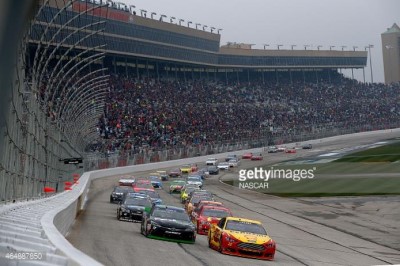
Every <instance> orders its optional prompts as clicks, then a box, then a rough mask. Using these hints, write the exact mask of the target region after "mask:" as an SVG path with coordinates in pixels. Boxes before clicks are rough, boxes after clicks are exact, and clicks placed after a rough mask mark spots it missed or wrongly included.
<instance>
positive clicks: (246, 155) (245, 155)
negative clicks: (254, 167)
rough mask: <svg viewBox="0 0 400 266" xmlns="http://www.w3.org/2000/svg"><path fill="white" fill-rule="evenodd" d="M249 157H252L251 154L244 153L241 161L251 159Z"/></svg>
mask: <svg viewBox="0 0 400 266" xmlns="http://www.w3.org/2000/svg"><path fill="white" fill-rule="evenodd" d="M251 157H253V153H252V152H246V153H244V154H243V155H242V159H251Z"/></svg>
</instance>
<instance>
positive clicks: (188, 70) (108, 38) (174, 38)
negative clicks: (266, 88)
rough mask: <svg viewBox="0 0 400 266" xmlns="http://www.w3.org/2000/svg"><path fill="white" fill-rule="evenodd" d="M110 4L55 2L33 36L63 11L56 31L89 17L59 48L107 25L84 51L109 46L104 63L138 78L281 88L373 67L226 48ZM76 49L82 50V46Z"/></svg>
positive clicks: (363, 57) (208, 35)
mask: <svg viewBox="0 0 400 266" xmlns="http://www.w3.org/2000/svg"><path fill="white" fill-rule="evenodd" d="M110 3H112V2H111V1H108V2H107V5H106V4H104V5H100V4H101V1H94V0H93V1H74V2H73V3H72V5H69V6H67V7H66V8H65V2H64V1H62V0H52V1H50V2H49V5H48V6H47V5H46V6H45V7H44V8H43V9H42V10H41V13H40V16H39V17H38V18H37V20H36V23H35V25H34V31H33V33H34V32H43V31H44V30H45V27H46V25H47V24H48V18H49V17H52V16H54V14H57V12H58V11H59V10H60V9H63V8H65V12H63V15H62V16H61V15H60V16H58V18H57V19H56V20H55V21H54V24H53V25H52V30H53V31H55V30H56V29H57V28H59V27H62V25H65V23H66V22H67V21H68V20H69V19H70V18H72V17H74V16H75V15H76V14H78V13H80V12H84V13H85V12H86V13H87V16H85V17H84V18H83V17H82V18H81V19H79V20H75V21H73V22H72V23H70V24H69V25H68V27H63V33H64V34H72V35H73V38H70V40H68V41H66V42H61V39H57V38H62V36H63V35H60V36H58V37H57V38H56V39H55V40H54V45H56V43H61V44H62V46H64V47H65V48H67V47H70V46H74V44H73V40H74V39H75V38H78V37H80V38H85V36H84V35H83V32H82V31H79V32H76V33H74V31H76V30H77V29H79V28H81V27H82V26H83V25H86V24H87V23H88V22H90V21H100V20H101V21H104V22H105V27H104V31H103V34H102V36H101V37H100V36H97V37H95V38H87V40H85V41H84V42H82V43H81V45H82V46H83V47H86V46H88V47H91V46H92V47H96V46H100V45H102V44H104V46H102V47H98V48H97V49H96V50H97V51H100V52H104V53H105V57H104V59H102V60H101V61H99V63H100V64H102V65H103V66H106V67H108V68H109V69H110V70H111V71H112V72H114V73H124V74H126V75H128V74H129V75H131V76H136V77H143V76H147V77H149V76H152V77H156V78H160V77H174V78H182V79H192V78H196V79H199V78H208V79H219V80H225V81H227V80H236V81H250V80H252V79H259V80H265V79H266V78H267V77H269V76H271V77H274V78H275V79H276V81H277V82H279V79H280V78H279V77H280V76H282V75H284V76H285V75H287V76H290V78H291V79H293V78H295V76H299V77H300V78H303V79H306V78H307V77H309V78H311V79H312V81H314V82H315V81H317V82H318V80H319V79H321V78H322V77H323V76H324V75H326V77H327V79H329V78H330V75H331V74H332V73H333V72H336V71H337V70H338V69H346V68H347V69H357V68H363V67H365V65H366V61H367V52H365V51H331V50H261V49H252V48H251V46H247V47H243V46H237V45H236V46H235V45H221V43H220V39H221V35H220V33H219V31H217V30H214V31H213V29H211V31H210V32H208V31H205V30H202V29H197V28H192V27H189V25H180V23H178V22H173V21H172V20H170V21H163V17H160V18H155V17H154V18H149V17H147V16H146V14H145V13H144V14H143V13H141V15H139V14H138V13H137V12H135V8H134V7H133V6H130V7H128V6H126V5H124V4H121V3H118V4H117V3H114V4H110ZM196 27H197V26H196ZM92 32H93V30H92V29H88V30H86V31H85V33H84V34H86V37H87V36H88V35H90V34H91V33H92ZM49 34H51V33H50V32H49ZM89 40H90V41H89ZM39 42H40V40H39V35H35V34H32V35H31V39H30V43H31V45H32V46H35V45H37V44H38V43H39ZM74 49H77V50H79V49H82V47H81V46H80V45H77V46H75V47H74ZM307 73H312V75H308V74H307Z"/></svg>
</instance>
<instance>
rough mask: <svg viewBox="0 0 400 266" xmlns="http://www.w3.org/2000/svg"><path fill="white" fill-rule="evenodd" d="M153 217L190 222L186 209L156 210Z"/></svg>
mask: <svg viewBox="0 0 400 266" xmlns="http://www.w3.org/2000/svg"><path fill="white" fill-rule="evenodd" d="M153 217H156V218H160V219H171V220H179V221H185V222H189V221H190V219H189V216H188V215H187V213H186V212H185V210H184V209H168V208H166V209H155V210H154V211H153Z"/></svg>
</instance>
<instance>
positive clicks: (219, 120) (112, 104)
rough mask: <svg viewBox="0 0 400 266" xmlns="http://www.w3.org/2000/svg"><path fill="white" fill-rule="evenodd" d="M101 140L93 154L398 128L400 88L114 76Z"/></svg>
mask: <svg viewBox="0 0 400 266" xmlns="http://www.w3.org/2000/svg"><path fill="white" fill-rule="evenodd" d="M108 93H109V94H108V99H107V102H106V105H105V108H104V114H103V115H102V116H101V117H100V118H99V122H98V127H97V131H98V134H99V140H98V141H97V142H95V143H94V144H93V145H92V146H91V147H90V148H91V150H92V151H94V150H96V151H101V152H104V151H108V152H110V151H116V150H119V151H121V150H132V149H135V148H137V147H143V146H146V147H152V148H166V147H173V146H176V145H192V144H208V143H214V142H218V141H231V142H235V141H238V140H243V139H257V138H261V137H262V136H265V134H268V133H272V134H275V133H299V132H302V133H307V132H313V131H314V130H316V129H318V128H321V127H325V126H326V125H331V126H332V125H333V126H335V127H338V128H351V127H357V126H370V127H371V129H374V128H376V127H381V126H382V125H391V124H394V123H398V124H400V123H399V122H400V118H399V117H400V116H399V115H400V84H392V85H384V84H368V83H359V82H356V81H354V80H350V79H345V78H343V77H341V76H339V75H338V76H337V77H336V78H335V80H330V82H324V81H320V82H318V83H316V82H314V83H304V81H303V80H301V81H296V80H292V81H289V80H286V81H285V80H282V81H281V82H279V83H278V84H277V83H276V82H274V81H266V82H260V81H253V82H246V83H230V84H229V85H227V84H226V83H224V82H218V81H204V80H202V81H201V80H189V81H182V80H177V79H161V80H155V79H146V78H145V79H140V80H137V79H135V78H131V77H120V76H113V77H112V78H111V81H110V87H109V92H108Z"/></svg>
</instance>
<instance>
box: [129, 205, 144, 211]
mask: <svg viewBox="0 0 400 266" xmlns="http://www.w3.org/2000/svg"><path fill="white" fill-rule="evenodd" d="M125 208H127V209H129V210H131V211H143V210H144V209H145V207H143V206H137V205H125Z"/></svg>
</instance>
